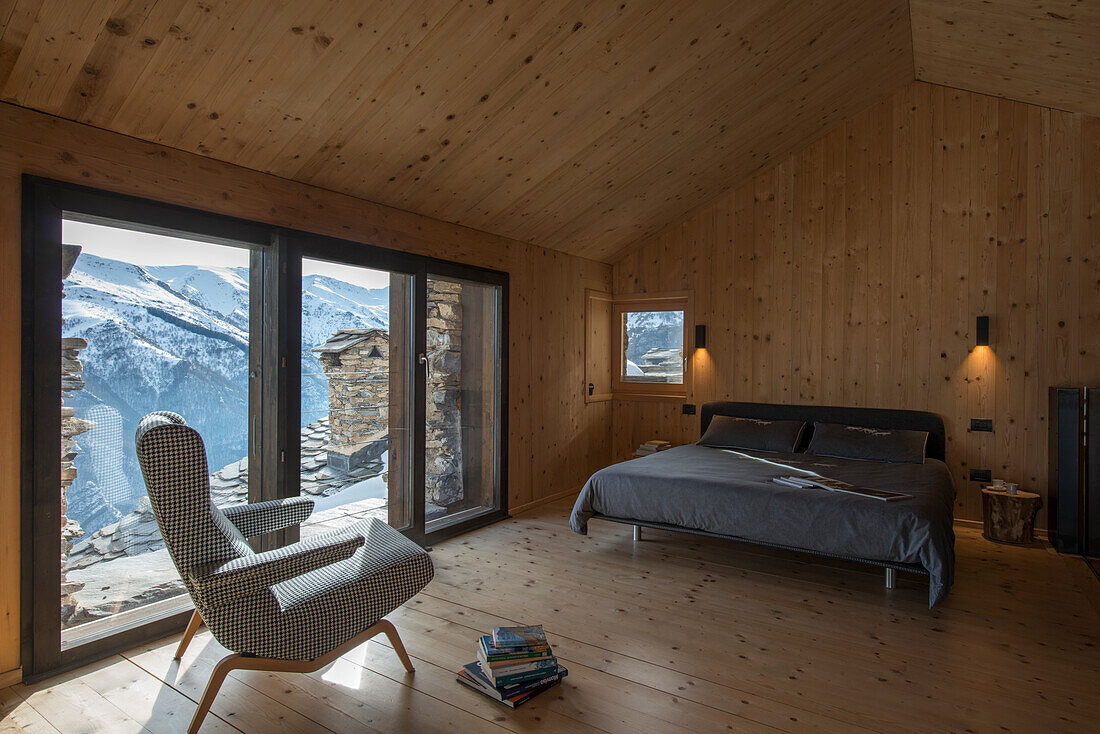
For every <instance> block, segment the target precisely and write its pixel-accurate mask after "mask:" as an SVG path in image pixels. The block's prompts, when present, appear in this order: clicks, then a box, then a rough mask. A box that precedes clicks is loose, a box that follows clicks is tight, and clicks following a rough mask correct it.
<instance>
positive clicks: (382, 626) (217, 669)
mask: <svg viewBox="0 0 1100 734" xmlns="http://www.w3.org/2000/svg"><path fill="white" fill-rule="evenodd" d="M196 619H198V620H199V622H195V620H196ZM191 621H192V622H193V623H194V627H195V629H197V628H198V625H199V623H200V622H201V621H202V619H201V618H200V617H199V615H198V613H196V614H195V615H194V616H193V617H192V618H191ZM382 632H384V633H385V634H386V637H388V638H389V640H390V645H392V646H393V650H394V652H396V653H397V657H398V658H400V659H401V664H402V665H404V666H405V670H407V671H409V672H410V673H412V672H414V671H415V668H413V664H412V660H410V659H409V653H408V652H406V651H405V645H404V643H403V642H401V635H399V634H398V633H397V628H396V627H394V626H393V623H392V622H390V621H389V620H388V619H380V620H378V622H376V623H375V624H374V625H373V626H372V627H370V628H369V629H367V630H365V631H363V632H361V633H360V634H359V635H357V636H356V637H354V638H352V639H350V640H348V641H347V642H345V643H344V644H343V645H340V646H339V647H337V648H336V649H334V650H330V651H329V652H327V653H325V654H324V655H322V656H320V657H318V658H315V659H313V660H272V659H271V658H257V657H252V656H247V657H246V656H244V655H239V654H237V653H233V654H232V655H227V656H226V657H224V658H222V659H221V662H219V663H218V664H217V665H216V666H214V672H213V673H211V674H210V680H209V681H208V682H207V684H206V690H204V691H203V692H202V699H201V700H200V701H199V707H198V708H197V709H196V710H195V716H194V717H193V718H192V719H191V726H189V727H188V728H187V734H196V732H198V730H199V727H200V726H202V720H203V719H205V718H206V714H207V713H209V711H210V706H211V705H212V704H213V703H214V697H215V696H217V695H218V690H219V689H220V688H221V687H222V683H224V682H225V676H227V675H228V674H229V671H231V670H264V671H269V672H276V673H312V672H313V671H315V670H320V669H321V668H323V667H325V666H326V665H328V664H329V663H331V662H332V661H333V660H335V659H336V658H338V657H340V656H341V655H343V654H344V653H346V652H349V651H350V650H352V649H354V648H356V647H359V646H360V645H362V644H363V643H364V642H366V641H367V640H369V639H370V638H372V637H374V636H375V635H377V634H379V633H382ZM194 634H195V632H194V630H193V629H192V625H191V624H188V625H187V632H185V633H184V639H183V640H182V641H181V643H180V648H181V649H182V648H184V647H186V646H187V645H186V644H185V643H186V642H187V641H188V640H190V636H192V635H194Z"/></svg>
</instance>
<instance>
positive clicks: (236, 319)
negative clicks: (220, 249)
mask: <svg viewBox="0 0 1100 734" xmlns="http://www.w3.org/2000/svg"><path fill="white" fill-rule="evenodd" d="M302 285H303V291H302V335H303V340H302V342H303V343H302V372H303V378H302V409H303V415H302V420H303V424H304V423H308V422H310V421H313V420H316V419H317V418H318V417H319V416H320V415H323V414H325V413H327V406H328V388H327V382H326V380H325V378H324V375H323V372H322V370H321V367H320V363H319V362H318V361H317V358H316V355H314V354H313V353H312V352H311V351H310V349H311V348H312V347H314V346H316V345H318V344H320V343H322V342H324V341H325V339H327V338H328V337H329V335H331V334H332V333H333V332H335V331H336V330H337V329H340V328H368V327H381V328H387V327H388V324H389V314H388V311H389V292H388V289H387V288H380V289H368V288H363V287H360V286H357V285H354V284H350V283H345V282H342V281H339V280H337V279H334V278H331V277H328V276H324V275H309V276H306V277H305V278H303V283H302ZM248 288H249V273H248V269H247V268H226V267H197V266H189V265H173V266H151V267H144V268H143V267H139V266H137V265H132V264H129V263H125V262H121V261H118V260H111V259H107V258H103V257H97V256H95V255H92V254H89V253H83V254H81V255H80V256H79V258H78V259H77V261H76V265H75V266H74V268H73V270H72V273H71V274H70V275H69V277H68V278H67V279H66V280H65V298H64V300H63V301H62V312H63V325H62V336H64V337H83V338H84V339H87V341H88V347H87V348H86V349H84V350H83V351H82V352H81V353H80V360H81V362H82V363H83V377H84V382H85V388H84V389H83V390H81V391H78V392H74V393H72V395H71V396H70V397H66V398H65V401H64V402H65V405H67V406H71V407H73V408H74V409H75V410H76V413H77V415H78V416H79V417H86V418H88V419H89V420H91V421H93V422H94V423H95V427H94V428H93V429H92V430H91V431H89V432H88V433H85V434H81V435H79V436H78V437H77V439H76V440H77V445H78V447H79V454H78V455H77V458H76V463H75V465H76V469H77V480H76V482H75V483H74V484H73V487H72V488H71V489H70V490H69V502H70V513H69V514H70V516H72V517H73V519H75V520H76V521H77V522H80V523H81V525H82V527H83V529H84V531H85V532H86V533H91V532H92V531H94V530H96V529H97V528H98V527H99V526H101V525H102V524H104V523H105V522H110V521H111V515H112V514H114V513H115V512H121V513H126V512H128V511H129V510H131V509H133V507H134V506H136V503H137V501H138V499H139V498H140V497H141V496H143V495H144V494H145V489H144V483H143V481H142V478H141V473H140V470H139V468H138V466H137V460H136V457H135V455H134V446H133V436H134V430H135V429H136V427H137V421H138V420H140V418H141V416H143V415H145V414H146V413H147V412H149V411H151V410H174V411H177V412H179V413H180V414H182V415H183V416H184V417H185V418H186V419H187V421H188V423H190V424H191V425H193V426H194V427H195V428H196V429H197V430H198V431H199V432H200V433H201V434H202V436H203V439H204V442H205V444H206V449H207V457H208V460H209V464H210V469H211V470H212V471H213V470H217V469H219V468H220V467H222V466H225V465H226V464H229V463H230V462H234V461H237V460H239V459H240V458H241V457H243V456H246V455H247V453H248V450H247V442H248V302H249V298H248V293H249V290H248Z"/></svg>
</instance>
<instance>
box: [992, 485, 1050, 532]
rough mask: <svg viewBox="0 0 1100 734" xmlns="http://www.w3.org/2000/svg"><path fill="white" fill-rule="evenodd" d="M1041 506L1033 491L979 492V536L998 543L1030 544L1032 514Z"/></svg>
mask: <svg viewBox="0 0 1100 734" xmlns="http://www.w3.org/2000/svg"><path fill="white" fill-rule="evenodd" d="M1042 504H1043V501H1042V498H1041V497H1040V496H1039V495H1037V494H1035V493H1034V492H1023V491H1020V492H1017V493H1016V494H1009V493H1008V492H1003V491H997V490H995V489H989V488H986V489H983V490H982V518H983V529H982V535H984V536H985V537H986V538H988V539H989V540H995V541H997V542H999V543H1013V544H1015V545H1027V544H1029V543H1031V542H1032V538H1033V531H1034V522H1035V513H1036V512H1038V511H1039V507H1040V505H1042Z"/></svg>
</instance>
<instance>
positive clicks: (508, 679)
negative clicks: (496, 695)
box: [482, 668, 546, 688]
mask: <svg viewBox="0 0 1100 734" xmlns="http://www.w3.org/2000/svg"><path fill="white" fill-rule="evenodd" d="M482 672H483V673H485V675H486V677H487V678H489V680H491V681H492V682H493V685H494V686H496V687H497V688H502V687H504V686H510V685H513V684H515V683H525V682H526V681H529V680H535V679H538V678H542V677H543V676H545V675H546V671H545V670H541V669H539V670H531V671H528V672H526V673H516V674H515V675H495V674H494V673H493V671H492V670H486V669H485V668H482Z"/></svg>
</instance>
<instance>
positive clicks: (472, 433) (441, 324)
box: [424, 275, 502, 534]
mask: <svg viewBox="0 0 1100 734" xmlns="http://www.w3.org/2000/svg"><path fill="white" fill-rule="evenodd" d="M500 332H501V288H500V286H497V285H492V284H486V283H481V282H476V281H473V280H466V279H460V278H451V277H443V276H437V275H428V277H427V284H426V321H425V346H426V351H425V355H426V365H425V366H426V370H425V372H426V375H425V379H426V386H425V443H424V519H425V531H426V533H428V534H431V533H433V532H438V531H440V530H442V529H443V528H446V527H450V526H453V525H457V524H459V523H462V522H463V521H466V520H471V519H473V518H476V517H479V516H481V515H484V514H486V513H489V512H493V511H495V510H498V509H499V508H500V506H501V494H500V484H501V476H500V446H501V356H502V352H501V333H500Z"/></svg>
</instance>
